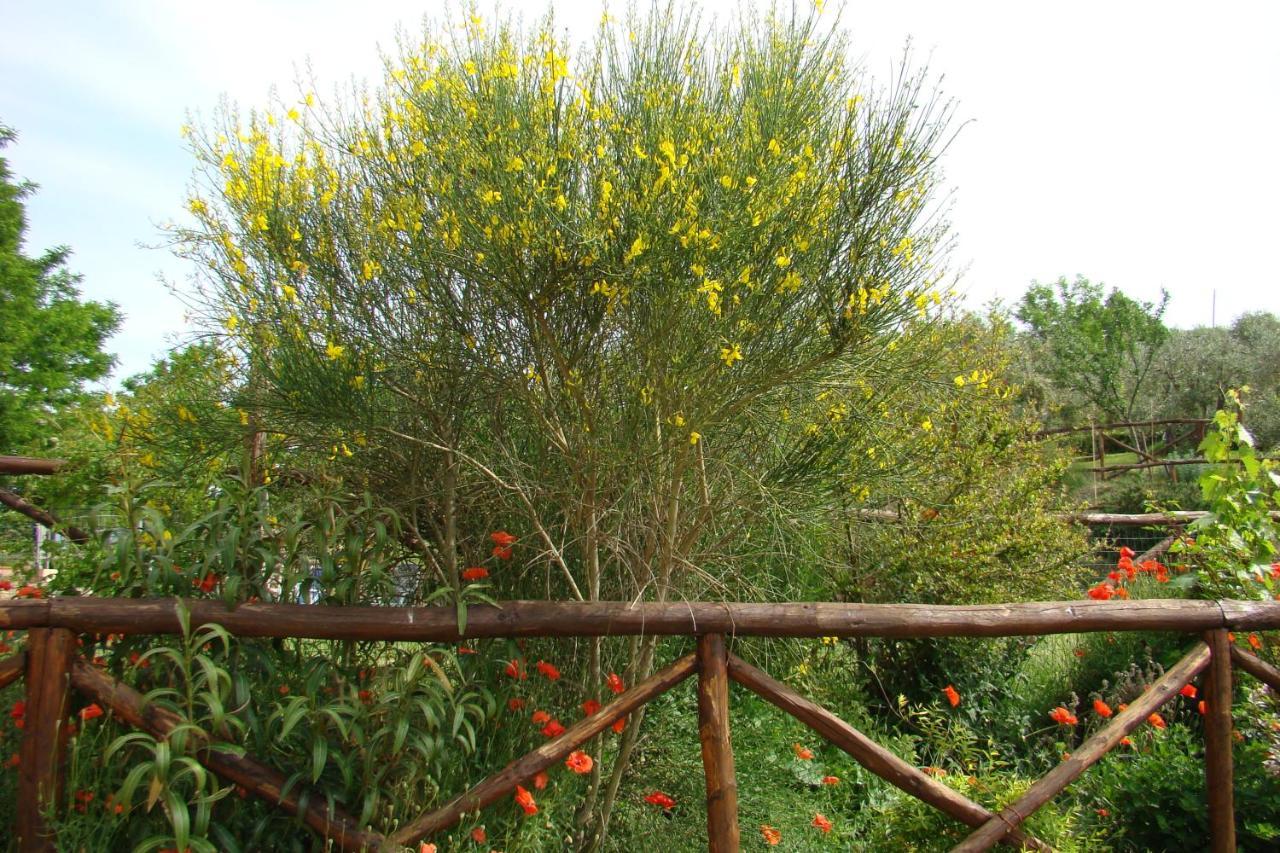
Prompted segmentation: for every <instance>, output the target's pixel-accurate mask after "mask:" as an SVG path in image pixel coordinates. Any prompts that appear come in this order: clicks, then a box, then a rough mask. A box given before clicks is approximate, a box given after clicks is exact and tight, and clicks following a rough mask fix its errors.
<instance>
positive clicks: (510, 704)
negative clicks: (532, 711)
mask: <svg viewBox="0 0 1280 853" xmlns="http://www.w3.org/2000/svg"><path fill="white" fill-rule="evenodd" d="M507 710H508V711H523V710H524V700H523V699H519V698H516V699H508V700H507Z"/></svg>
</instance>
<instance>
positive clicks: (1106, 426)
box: [1035, 418, 1209, 438]
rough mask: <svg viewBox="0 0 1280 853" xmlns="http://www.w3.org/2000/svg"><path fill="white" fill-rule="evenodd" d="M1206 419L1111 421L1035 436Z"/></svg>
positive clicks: (1204, 419) (1194, 422) (1044, 430)
mask: <svg viewBox="0 0 1280 853" xmlns="http://www.w3.org/2000/svg"><path fill="white" fill-rule="evenodd" d="M1207 423H1209V421H1208V420H1207V419H1206V418H1160V419H1158V420H1154V421H1113V422H1111V423H1107V424H1092V425H1090V426H1081V427H1054V428H1053V429H1042V430H1040V431H1038V432H1037V433H1036V434H1035V435H1036V438H1044V437H1045V436H1050V435H1067V434H1068V433H1073V432H1090V431H1091V430H1095V429H1100V430H1101V429H1127V428H1129V427H1151V426H1165V425H1167V424H1207Z"/></svg>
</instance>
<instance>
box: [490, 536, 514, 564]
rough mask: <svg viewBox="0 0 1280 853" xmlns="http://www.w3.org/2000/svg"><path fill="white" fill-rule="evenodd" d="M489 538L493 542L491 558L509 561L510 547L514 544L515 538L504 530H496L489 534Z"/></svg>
mask: <svg viewBox="0 0 1280 853" xmlns="http://www.w3.org/2000/svg"><path fill="white" fill-rule="evenodd" d="M489 538H490V539H492V540H493V556H495V557H497V558H498V559H499V560H510V559H511V546H512V545H514V544H515V541H516V537H514V536H512V535H511V534H510V533H508V532H507V531H505V530H498V531H496V532H494V533H490V534H489Z"/></svg>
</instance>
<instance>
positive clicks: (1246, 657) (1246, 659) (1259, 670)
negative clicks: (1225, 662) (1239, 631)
mask: <svg viewBox="0 0 1280 853" xmlns="http://www.w3.org/2000/svg"><path fill="white" fill-rule="evenodd" d="M1231 660H1232V661H1233V662H1234V663H1235V664H1236V666H1238V667H1240V668H1241V669H1243V670H1244V671H1245V672H1247V673H1249V674H1250V675H1252V676H1253V677H1254V678H1256V679H1258V680H1259V681H1261V682H1262V683H1263V684H1265V685H1267V686H1268V687H1270V688H1271V689H1272V690H1274V691H1275V692H1276V693H1280V669H1276V668H1275V667H1274V666H1272V665H1271V664H1269V663H1267V662H1266V661H1264V660H1263V659H1262V658H1260V657H1258V656H1257V655H1252V654H1250V653H1249V652H1246V651H1245V650H1243V649H1240V648H1237V647H1236V646H1234V645H1233V646H1231Z"/></svg>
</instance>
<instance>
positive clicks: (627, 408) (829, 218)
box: [176, 7, 949, 837]
mask: <svg viewBox="0 0 1280 853" xmlns="http://www.w3.org/2000/svg"><path fill="white" fill-rule="evenodd" d="M555 32H556V28H555V25H554V22H553V21H552V20H550V19H548V20H545V21H543V22H542V24H541V25H540V26H537V27H535V28H533V29H532V31H529V32H523V31H521V30H519V29H518V28H516V27H514V26H512V25H510V24H506V23H499V24H496V25H491V24H487V23H486V22H484V21H482V20H480V19H479V18H477V17H474V16H473V17H468V18H467V19H466V20H463V21H461V22H455V23H451V24H449V25H448V26H447V27H441V28H439V29H438V30H430V29H429V30H428V32H427V33H426V34H425V35H424V36H423V37H422V39H421V40H420V41H419V40H412V41H411V40H406V41H404V42H403V43H402V44H401V46H400V49H399V51H398V53H397V54H396V55H395V56H393V57H391V58H390V59H388V61H387V68H386V75H385V78H384V79H383V80H382V82H381V84H380V85H379V86H377V87H375V88H373V89H371V90H368V91H365V90H360V91H358V92H356V93H355V94H354V95H353V96H352V97H350V98H348V99H347V100H346V101H345V102H343V103H341V104H337V105H332V106H330V107H328V108H322V107H320V106H319V105H318V104H317V103H316V101H315V98H314V97H313V96H312V95H310V94H305V93H303V94H301V95H300V96H299V97H298V98H297V99H296V100H294V101H289V102H285V103H280V104H276V105H274V106H273V108H272V109H271V110H270V111H269V112H259V111H255V112H252V113H249V114H247V115H241V114H238V113H236V112H234V111H232V112H228V113H226V114H225V115H224V116H223V117H222V120H221V121H220V122H219V123H216V124H215V125H213V126H211V127H209V128H206V129H204V130H202V131H199V132H195V133H193V135H192V148H193V150H194V152H195V155H196V157H197V159H198V161H199V163H200V169H199V172H198V179H197V184H196V190H195V192H194V193H193V195H192V197H191V200H190V205H189V206H190V212H191V214H192V216H193V217H194V224H193V225H191V226H190V227H184V228H180V229H178V231H177V235H176V236H177V237H178V240H179V244H180V246H181V250H182V251H183V252H185V253H186V254H187V255H188V256H189V257H191V258H194V259H196V260H197V261H198V262H199V263H200V264H201V266H202V268H203V269H205V270H206V275H205V276H204V278H203V279H202V281H201V282H200V295H201V304H202V305H203V306H204V308H205V310H206V312H207V316H208V320H209V324H210V326H211V327H212V328H214V329H216V330H218V331H219V332H220V333H221V334H222V335H224V336H225V337H226V338H227V339H228V340H229V342H230V343H231V344H232V345H233V346H235V347H237V348H238V349H240V350H241V351H242V352H243V354H244V364H245V365H246V370H247V373H246V377H245V385H244V387H245V393H246V395H248V399H251V403H249V404H247V405H248V407H249V408H251V409H252V410H253V413H254V417H255V418H260V419H261V421H262V423H263V424H264V427H265V428H267V429H269V430H271V431H272V432H273V433H279V434H282V435H285V436H287V437H288V438H287V440H288V441H291V442H295V443H309V444H311V445H312V446H314V447H315V448H317V449H320V450H329V455H330V456H331V457H332V460H333V461H334V462H335V464H337V465H339V466H345V468H346V470H347V471H348V472H349V473H350V474H351V475H352V476H353V477H356V478H358V482H359V483H360V484H361V486H362V487H367V488H369V489H371V490H372V491H373V492H374V493H375V494H377V495H378V496H379V498H380V499H381V500H384V501H386V502H387V503H389V504H392V505H394V506H395V507H396V508H397V509H398V510H399V511H400V512H401V513H402V515H403V517H404V518H405V520H406V524H407V526H408V527H409V528H410V529H411V530H412V531H414V534H415V536H416V541H417V542H418V543H420V552H421V557H422V559H423V560H424V562H425V563H426V564H427V565H428V566H429V568H430V570H431V571H432V572H434V573H435V574H436V575H437V577H438V578H439V580H440V583H441V584H442V585H445V586H451V587H453V588H454V589H459V590H460V589H461V588H462V585H463V581H462V580H461V574H460V570H461V568H462V567H463V566H466V565H467V564H468V563H471V562H473V561H474V560H476V559H478V558H479V557H480V556H483V554H484V553H485V551H484V548H485V545H484V534H485V533H486V532H487V531H489V530H493V529H496V528H498V527H505V528H510V529H512V530H515V531H517V533H518V534H519V535H520V546H519V547H520V549H521V550H520V552H519V553H520V554H521V556H522V557H525V559H524V560H522V561H517V562H518V564H519V565H521V566H522V569H521V571H520V572H515V571H513V572H511V573H507V576H505V577H503V578H499V579H496V583H497V584H498V586H499V587H500V589H501V590H502V591H503V592H504V593H505V594H511V593H513V592H516V591H523V592H524V594H530V593H532V594H549V595H551V596H555V597H571V598H577V599H599V598H615V597H625V598H635V597H645V598H653V599H659V600H661V599H666V598H669V597H673V596H694V597H712V596H730V595H739V594H746V595H761V594H768V587H767V586H761V584H764V583H767V582H768V581H767V579H768V577H769V572H768V571H762V572H756V573H752V572H750V571H747V570H745V569H744V566H747V565H757V566H759V565H763V564H768V563H769V562H770V561H771V559H772V557H773V555H775V554H776V553H778V551H777V549H778V548H779V547H782V546H781V545H780V544H779V543H780V540H781V539H782V538H785V536H786V534H787V532H788V531H789V530H790V529H791V528H792V526H793V525H794V524H795V523H796V522H797V520H800V519H811V518H813V517H815V514H817V515H822V514H824V513H828V512H830V511H831V510H832V509H833V508H838V507H843V506H846V505H847V504H848V503H849V501H850V494H851V489H853V490H857V489H859V488H862V486H860V484H861V483H864V482H865V481H866V479H867V476H866V471H868V470H873V469H875V460H870V459H868V457H866V455H865V454H861V453H860V452H855V451H860V449H861V448H862V447H863V446H864V444H865V442H866V441H867V438H868V436H867V431H868V428H869V426H868V425H870V424H874V423H875V417H876V416H877V411H878V409H877V407H878V406H881V405H883V404H884V399H885V397H886V395H888V396H893V395H899V396H901V395H903V394H906V393H907V389H909V388H910V383H911V376H912V357H911V355H910V353H911V352H912V341H914V340H916V339H917V338H919V337H920V336H922V335H925V334H926V333H927V330H928V328H929V327H930V325H931V324H932V322H933V311H934V307H933V306H935V305H936V304H937V303H938V301H939V299H938V296H937V295H936V294H935V293H934V290H933V289H934V286H935V285H936V284H937V282H938V281H939V280H940V278H941V277H942V275H943V273H942V270H941V267H940V263H941V258H942V255H943V253H944V251H945V248H946V230H945V222H944V220H943V219H942V217H941V216H940V210H941V208H940V206H939V204H938V201H937V199H936V198H935V190H936V188H937V186H938V180H939V175H938V172H937V162H936V161H937V156H938V154H939V152H940V150H941V148H942V146H943V144H944V143H945V141H946V138H947V137H946V134H947V120H948V116H949V109H948V107H947V105H946V104H945V103H943V102H941V101H939V100H938V99H937V98H936V96H935V95H933V94H932V93H931V92H929V91H927V90H926V89H925V88H924V82H923V79H922V78H921V77H920V76H919V75H912V74H907V73H903V74H901V75H899V76H897V77H895V79H894V80H893V81H892V82H891V83H890V84H889V85H888V86H887V87H883V86H882V87H877V86H874V85H872V84H871V83H870V82H869V81H867V80H865V79H864V78H863V77H862V76H861V75H860V74H859V73H857V71H856V69H853V68H851V67H850V66H849V64H848V60H847V58H846V53H847V51H846V48H847V45H846V43H845V41H844V39H843V37H842V36H841V35H840V34H839V33H834V32H831V31H830V30H829V29H828V28H825V27H824V26H822V25H820V23H819V21H818V19H816V18H805V17H795V18H785V17H780V16H778V15H771V16H769V17H768V18H767V19H765V20H764V21H762V22H756V21H748V22H746V23H744V24H743V25H741V26H735V27H725V28H720V29H710V28H708V27H706V26H703V25H701V24H699V23H698V22H697V21H696V19H694V18H692V17H687V16H682V15H680V14H674V13H672V12H671V10H670V9H667V8H657V7H655V8H654V9H653V10H652V11H651V12H650V13H649V14H648V15H647V16H644V15H641V16H637V17H635V18H634V19H633V20H631V21H628V22H617V21H613V20H610V19H608V18H606V19H605V20H604V21H602V22H601V25H600V28H599V32H598V34H597V37H596V38H595V40H594V41H593V42H592V44H590V45H589V46H587V47H586V48H584V49H583V50H582V52H581V53H580V55H579V56H577V57H576V58H575V57H573V56H571V54H570V50H569V47H568V46H567V45H566V44H564V43H563V42H561V41H560V40H559V39H557V38H556V37H555V35H554V33H555ZM873 385H874V386H876V388H878V389H879V390H868V389H871V388H872V386H873ZM753 531H755V537H756V538H755V539H754V540H751V535H752V532H753ZM762 579H764V580H762ZM653 650H654V645H653V643H652V642H646V643H642V644H640V645H639V646H638V647H636V648H629V649H626V650H623V651H619V650H613V654H614V655H615V656H616V655H620V654H621V655H624V657H625V659H624V660H622V661H621V662H620V663H618V664H617V667H616V668H618V669H619V670H621V669H622V667H623V666H625V667H626V671H627V673H628V675H629V677H631V678H638V677H641V676H642V675H644V674H645V673H647V672H648V671H649V669H650V668H651V666H652V664H653ZM609 653H610V652H609V650H608V649H603V648H602V646H601V645H600V644H598V643H596V644H592V645H591V646H590V648H589V649H588V661H589V663H588V664H587V665H586V666H585V667H584V669H585V672H584V679H583V680H584V683H585V684H587V685H589V687H588V690H597V689H598V686H599V685H601V684H602V678H601V677H600V676H601V674H602V672H605V671H608V670H607V669H605V668H604V667H605V665H606V663H610V662H609V661H608V660H606V659H605V658H606V657H607V656H608V655H609ZM615 663H616V662H615ZM609 668H614V666H613V664H610V666H609ZM636 723H637V724H636V725H632V726H630V727H629V728H628V731H627V734H626V737H625V739H624V741H623V742H622V746H621V749H620V754H619V758H618V760H617V761H616V762H615V763H614V773H613V776H612V778H611V779H610V780H609V784H608V785H607V786H605V787H604V788H603V790H604V791H605V793H604V797H603V802H602V804H601V806H600V808H599V812H601V813H602V814H603V815H604V819H603V820H602V821H600V822H599V824H606V823H607V815H608V812H609V808H610V804H611V801H612V797H613V795H614V793H615V792H616V789H617V785H618V783H619V779H620V774H621V771H622V768H623V767H625V765H626V762H627V757H628V755H629V753H630V750H631V746H632V744H633V743H634V737H635V732H636V731H637V730H638V728H639V726H638V721H636ZM596 772H597V773H598V770H597V771H596ZM597 781H598V777H593V785H592V788H591V793H590V795H589V797H588V806H587V807H586V808H585V809H584V811H583V814H584V815H585V818H584V819H586V818H590V817H591V815H592V814H593V813H594V810H595V803H596V790H597V787H596V784H595V783H596V782H597ZM602 831H603V830H602V828H601V829H600V830H599V831H598V833H597V837H599V836H600V835H601V834H602Z"/></svg>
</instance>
